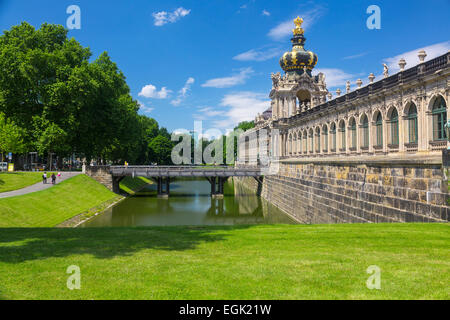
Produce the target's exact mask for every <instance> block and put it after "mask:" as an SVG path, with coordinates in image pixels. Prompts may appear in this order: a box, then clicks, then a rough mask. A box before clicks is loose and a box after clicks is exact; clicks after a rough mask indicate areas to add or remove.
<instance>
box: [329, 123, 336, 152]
mask: <svg viewBox="0 0 450 320" xmlns="http://www.w3.org/2000/svg"><path fill="white" fill-rule="evenodd" d="M330 134H331V151H332V152H334V151H336V125H335V124H334V123H332V124H331V129H330Z"/></svg>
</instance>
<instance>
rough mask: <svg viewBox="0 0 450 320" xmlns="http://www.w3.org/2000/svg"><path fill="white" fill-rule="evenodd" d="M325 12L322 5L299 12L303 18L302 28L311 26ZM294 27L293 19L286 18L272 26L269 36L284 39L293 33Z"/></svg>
mask: <svg viewBox="0 0 450 320" xmlns="http://www.w3.org/2000/svg"><path fill="white" fill-rule="evenodd" d="M324 13H325V10H324V9H323V8H322V7H319V6H317V7H315V8H314V9H312V10H309V11H306V12H304V13H300V14H298V16H300V17H302V19H303V24H302V28H303V29H305V30H306V29H308V28H310V27H311V26H312V25H313V24H314V23H315V22H316V21H317V19H319V18H320V17H321V16H322V15H323V14H324ZM296 16H297V15H296ZM294 27H295V26H294V22H293V19H289V20H286V21H284V22H282V23H280V24H279V25H277V26H276V27H274V28H272V29H271V30H270V31H269V33H268V36H269V37H270V38H272V39H274V40H283V39H284V38H285V37H286V36H288V35H292V29H294Z"/></svg>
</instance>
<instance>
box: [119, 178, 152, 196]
mask: <svg viewBox="0 0 450 320" xmlns="http://www.w3.org/2000/svg"><path fill="white" fill-rule="evenodd" d="M151 183H152V181H151V180H150V179H147V178H144V177H136V178H132V177H125V178H123V179H122V181H120V189H122V190H123V191H125V192H126V193H128V194H129V195H133V194H135V192H136V190H140V189H142V188H143V187H144V186H145V185H147V184H151Z"/></svg>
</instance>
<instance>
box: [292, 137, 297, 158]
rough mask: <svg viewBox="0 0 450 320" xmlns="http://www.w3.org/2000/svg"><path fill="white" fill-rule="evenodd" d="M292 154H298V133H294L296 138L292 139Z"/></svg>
mask: <svg viewBox="0 0 450 320" xmlns="http://www.w3.org/2000/svg"><path fill="white" fill-rule="evenodd" d="M292 140H293V142H292V153H293V154H297V132H294V138H293V139H292Z"/></svg>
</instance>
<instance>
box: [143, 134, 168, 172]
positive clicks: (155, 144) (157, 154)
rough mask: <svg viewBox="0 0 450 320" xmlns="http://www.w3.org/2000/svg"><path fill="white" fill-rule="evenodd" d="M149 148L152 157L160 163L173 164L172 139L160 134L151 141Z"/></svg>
mask: <svg viewBox="0 0 450 320" xmlns="http://www.w3.org/2000/svg"><path fill="white" fill-rule="evenodd" d="M149 148H150V150H151V152H152V158H153V159H154V160H155V161H156V162H157V163H158V165H161V164H165V165H168V164H171V152H172V148H173V143H172V141H171V140H170V139H168V138H167V137H165V136H162V135H158V136H157V137H156V138H154V139H153V140H152V141H151V142H150V144H149Z"/></svg>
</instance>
